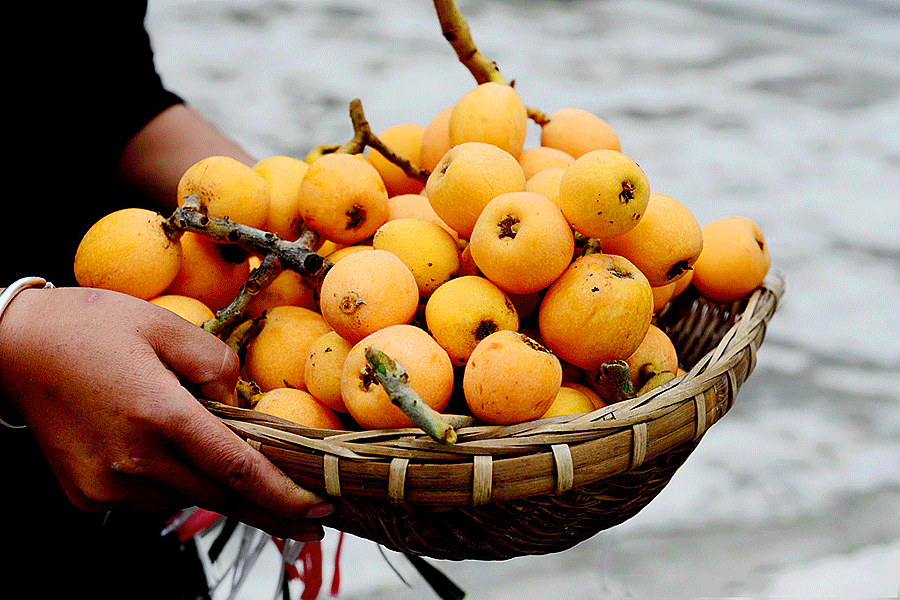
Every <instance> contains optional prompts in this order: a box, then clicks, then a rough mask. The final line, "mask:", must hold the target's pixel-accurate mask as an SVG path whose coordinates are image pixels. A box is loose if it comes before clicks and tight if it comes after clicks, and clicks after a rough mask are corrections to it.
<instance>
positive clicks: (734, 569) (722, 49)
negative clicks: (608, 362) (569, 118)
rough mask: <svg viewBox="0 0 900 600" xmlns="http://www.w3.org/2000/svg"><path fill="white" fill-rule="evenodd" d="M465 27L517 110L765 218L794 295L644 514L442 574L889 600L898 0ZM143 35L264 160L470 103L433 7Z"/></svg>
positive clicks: (262, 6)
mask: <svg viewBox="0 0 900 600" xmlns="http://www.w3.org/2000/svg"><path fill="white" fill-rule="evenodd" d="M458 4H459V7H460V9H461V10H462V12H463V14H464V16H465V17H466V19H467V21H468V23H469V26H470V28H471V31H472V35H473V38H474V40H475V43H476V44H477V46H478V48H479V50H481V51H482V52H483V53H484V54H485V55H487V56H488V57H490V58H493V59H494V60H496V61H497V62H498V64H499V67H500V70H501V72H502V73H503V74H504V76H505V77H506V78H507V79H511V80H515V85H516V89H517V90H518V91H519V93H520V94H521V95H522V97H523V98H524V100H525V102H526V104H528V105H530V106H534V107H537V108H540V109H541V110H543V111H545V112H550V111H553V110H556V109H557V108H562V107H566V106H575V107H578V108H583V109H586V110H589V111H592V112H594V113H596V114H598V115H599V116H601V117H603V118H604V119H606V120H607V121H608V122H609V123H610V124H611V125H612V127H613V128H614V129H615V130H616V131H617V132H618V134H619V137H620V138H621V140H622V146H623V148H622V149H623V152H625V153H626V154H628V155H629V156H631V157H632V158H634V159H635V160H637V162H638V163H640V165H641V167H642V168H643V169H644V171H645V172H646V173H647V175H648V177H649V180H650V183H651V187H652V188H653V189H654V191H658V192H661V193H664V194H667V195H670V196H672V197H674V198H676V199H678V200H680V201H681V202H682V203H684V204H685V205H687V206H688V207H689V208H690V209H692V210H693V211H694V213H695V215H696V216H697V218H698V220H699V221H700V222H701V223H705V222H707V221H710V220H713V219H716V218H719V217H723V216H728V215H732V214H740V215H744V216H747V217H750V218H751V219H753V220H755V221H756V222H757V223H758V224H759V225H760V226H761V227H762V229H763V231H764V233H765V235H766V237H767V240H768V242H769V244H770V248H771V252H772V257H773V268H775V269H778V270H780V271H782V272H783V273H784V274H785V276H786V279H787V293H786V295H785V296H784V298H783V301H782V304H781V305H780V307H779V310H778V312H777V313H776V315H775V317H774V319H773V320H772V322H771V323H770V326H769V330H768V334H767V338H766V342H765V344H764V345H763V347H762V349H761V351H760V353H759V356H758V359H759V362H758V364H757V367H756V370H755V371H754V373H753V374H752V375H751V377H750V379H749V380H748V381H747V383H745V384H744V386H743V388H742V389H741V392H740V394H739V395H738V397H737V401H736V403H735V405H734V407H733V408H732V410H731V411H730V412H729V413H728V414H727V415H726V417H725V418H724V419H722V420H721V421H720V422H718V423H717V424H716V425H715V427H713V428H712V429H711V430H710V431H709V432H708V433H707V434H706V435H705V437H704V439H703V440H702V442H701V443H700V445H699V447H698V449H697V450H696V451H695V452H694V453H693V454H692V455H691V457H690V458H689V460H688V461H687V463H686V464H685V465H684V466H683V467H682V468H681V469H680V470H679V471H678V473H676V475H675V477H674V478H673V480H672V482H671V483H670V484H669V485H668V486H667V487H666V488H665V489H664V490H663V492H662V494H661V495H660V496H659V497H657V498H656V499H655V500H654V501H653V502H651V504H650V505H649V506H648V507H647V508H646V509H645V510H644V511H642V512H641V513H639V514H638V515H637V516H635V517H634V518H632V519H631V520H629V521H628V522H626V523H624V524H623V525H620V526H619V527H615V528H613V529H610V530H607V531H605V532H602V533H600V534H598V535H597V536H596V537H595V538H593V539H591V540H589V541H587V542H585V543H583V544H581V545H579V546H577V547H576V548H573V549H571V550H569V551H566V552H562V553H559V554H555V555H550V556H542V557H527V558H522V559H514V560H511V561H504V562H498V563H479V562H474V563H473V562H440V561H434V564H436V565H437V566H438V567H439V568H440V569H442V570H443V571H444V572H445V573H446V574H447V575H448V576H449V577H450V578H451V579H453V580H454V581H455V582H456V583H457V584H458V585H459V586H460V587H461V588H463V589H464V590H465V591H466V592H468V597H470V598H479V599H488V600H500V599H512V598H515V599H516V600H529V599H538V598H540V599H546V598H567V599H582V598H584V599H588V598H592V599H594V598H622V597H644V598H662V597H666V598H672V597H679V598H680V597H698V596H703V597H716V596H717V597H735V596H743V597H747V596H755V597H776V596H782V597H783V596H794V597H803V598H813V597H817V598H822V597H831V598H896V597H897V596H898V590H900V576H898V573H900V311H898V310H897V306H898V301H900V2H898V1H896V0H777V1H776V0H740V1H738V0H606V1H599V0H571V1H538V0H520V1H512V0H509V1H489V0H471V1H465V0H460V1H459V3H458ZM147 27H148V30H149V31H150V34H151V38H152V40H153V43H154V48H155V50H156V55H157V66H158V69H159V71H160V73H161V74H162V77H163V80H164V82H165V83H166V84H167V85H168V86H169V87H170V88H171V89H173V90H174V91H176V92H178V93H180V94H182V95H183V96H184V97H185V98H186V99H187V100H188V102H189V103H190V104H192V105H193V106H194V107H195V108H196V109H197V110H199V111H200V112H201V113H203V114H204V115H205V116H206V117H207V118H209V119H210V120H211V121H212V122H214V123H215V124H217V125H218V126H219V127H220V128H221V129H223V130H224V131H225V132H227V133H228V134H229V135H231V136H233V137H234V138H236V139H238V140H239V141H240V142H241V143H243V144H244V145H245V146H246V147H247V148H248V149H249V150H250V151H251V152H252V153H253V154H255V155H256V156H257V157H258V158H264V157H266V156H269V155H274V154H289V155H293V156H297V157H300V158H302V157H303V156H304V155H305V154H306V153H307V152H308V151H309V150H310V149H312V148H313V147H314V146H318V145H320V144H333V143H342V142H344V141H346V140H348V139H349V138H350V136H351V135H352V127H351V125H350V120H349V117H348V106H349V103H350V101H351V100H353V99H354V98H359V99H360V100H361V101H362V104H363V107H364V110H365V112H366V116H367V118H368V120H369V122H370V124H371V125H372V127H373V129H374V130H375V131H376V133H377V132H378V131H380V130H383V129H386V128H387V127H389V126H391V125H394V124H397V123H401V122H417V123H420V124H422V125H426V124H427V123H428V121H429V120H430V119H431V117H433V116H434V115H435V114H436V113H437V112H438V111H440V110H441V109H443V108H444V107H446V106H449V105H451V104H453V103H455V101H456V100H457V99H458V98H459V97H460V96H461V95H462V94H463V93H464V92H465V91H467V90H468V89H470V88H471V87H472V86H473V85H474V79H473V78H472V77H471V75H470V74H469V72H468V71H467V70H466V69H465V67H463V66H462V65H461V64H460V63H459V62H458V61H457V59H456V56H455V54H454V53H453V51H452V49H451V47H450V45H449V44H448V43H447V42H446V41H445V40H444V39H443V38H442V37H441V34H440V27H439V25H438V22H437V18H436V15H435V12H434V7H433V4H432V3H431V2H430V1H428V0H415V1H414V0H380V1H378V2H372V1H368V0H321V1H289V0H281V1H240V2H239V1H231V0H225V1H222V0H218V1H208V0H204V1H201V0H166V1H153V0H151V1H150V10H149V14H148V18H147ZM537 134H538V131H537V128H536V126H535V129H534V130H533V131H532V137H531V138H530V139H531V143H530V144H529V145H535V144H536V143H537V142H536V140H537V137H536V136H537ZM336 541H337V534H336V532H334V531H329V532H328V533H327V535H326V538H325V541H324V542H323V544H324V549H325V557H326V558H325V560H326V573H325V580H326V582H330V571H329V569H330V568H331V566H330V561H331V560H332V559H333V552H334V547H335V545H336ZM341 568H342V573H341V574H342V579H341V588H340V593H339V597H340V598H347V599H350V598H354V599H376V598H379V599H380V598H429V597H434V595H433V592H431V590H430V588H429V587H428V586H427V585H426V584H425V583H424V581H422V579H421V578H420V577H419V576H418V574H417V573H416V572H415V571H414V570H413V569H412V568H411V567H410V565H409V563H408V562H406V561H405V559H404V558H403V557H402V556H400V555H396V554H393V553H390V552H386V551H385V552H383V551H381V550H380V549H379V548H378V547H377V546H375V545H374V544H372V543H371V542H368V541H366V540H360V539H357V538H348V539H345V542H344V546H343V552H342V554H341ZM395 569H396V571H395ZM277 572H278V557H277V555H275V554H273V555H272V556H269V557H263V559H261V561H260V562H259V566H258V568H257V569H256V570H255V571H254V573H253V575H252V577H251V578H250V580H249V581H248V583H247V584H246V585H245V586H244V589H243V590H242V591H241V594H240V595H239V596H238V597H240V598H248V599H249V598H260V597H262V598H268V597H273V596H271V595H270V594H274V593H275V586H276V584H277V577H278V575H277ZM322 597H327V584H326V589H325V590H323V593H322Z"/></svg>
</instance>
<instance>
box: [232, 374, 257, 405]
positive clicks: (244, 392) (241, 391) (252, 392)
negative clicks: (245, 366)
mask: <svg viewBox="0 0 900 600" xmlns="http://www.w3.org/2000/svg"><path fill="white" fill-rule="evenodd" d="M235 389H236V390H237V394H238V398H239V399H241V400H243V401H244V402H246V403H247V404H248V405H249V406H250V408H253V407H254V406H256V403H257V402H259V397H260V396H261V395H262V390H261V389H259V386H258V385H256V384H255V383H254V382H252V381H247V380H246V379H243V378H240V379H238V381H237V386H236V388H235Z"/></svg>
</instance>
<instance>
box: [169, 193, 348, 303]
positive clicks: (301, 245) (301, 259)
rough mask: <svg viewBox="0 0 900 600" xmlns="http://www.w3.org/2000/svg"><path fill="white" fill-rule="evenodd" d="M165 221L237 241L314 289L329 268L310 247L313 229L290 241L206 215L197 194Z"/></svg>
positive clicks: (208, 234) (228, 241) (179, 227)
mask: <svg viewBox="0 0 900 600" xmlns="http://www.w3.org/2000/svg"><path fill="white" fill-rule="evenodd" d="M169 222H170V223H171V224H172V225H173V226H174V227H176V228H178V229H183V230H187V231H194V232H197V233H200V234H203V235H205V236H206V237H209V238H211V239H213V240H216V241H218V242H227V243H232V244H239V245H241V246H244V247H248V248H251V249H253V250H255V251H256V252H258V253H260V254H263V255H269V254H272V255H274V256H276V257H277V258H278V260H279V261H280V264H281V267H283V268H285V269H290V270H292V271H296V272H297V273H299V274H300V275H301V276H302V277H303V280H304V283H306V284H307V285H308V286H309V287H310V288H311V289H313V290H318V289H319V288H320V287H321V285H322V279H323V278H324V277H325V273H326V272H327V271H328V269H330V268H331V264H332V263H331V261H330V260H328V259H327V258H325V257H324V256H322V255H320V254H317V253H316V252H314V251H313V250H312V249H311V248H312V246H313V244H314V243H315V242H314V240H315V238H316V234H315V232H313V231H312V230H309V229H307V230H305V231H304V233H303V235H301V237H300V238H299V239H298V240H296V241H293V242H289V241H287V240H285V239H283V238H282V237H281V236H279V235H277V234H274V233H271V232H269V231H264V230H262V229H257V228H255V227H249V226H247V225H242V224H240V223H236V222H234V221H232V220H231V219H229V218H228V217H210V216H209V215H206V214H203V213H202V212H201V211H200V204H199V199H198V197H197V196H191V197H189V198H188V199H187V200H186V201H185V203H184V204H183V205H182V206H180V207H179V208H177V209H176V210H175V212H174V213H173V214H172V216H171V217H169Z"/></svg>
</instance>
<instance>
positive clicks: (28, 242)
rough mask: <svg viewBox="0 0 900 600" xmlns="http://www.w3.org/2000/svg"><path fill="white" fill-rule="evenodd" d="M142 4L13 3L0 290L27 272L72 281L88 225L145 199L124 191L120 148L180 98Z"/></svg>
mask: <svg viewBox="0 0 900 600" xmlns="http://www.w3.org/2000/svg"><path fill="white" fill-rule="evenodd" d="M146 9H147V3H146V2H135V1H132V0H120V1H118V2H100V3H93V2H59V3H56V2H54V3H50V4H49V5H48V4H47V3H40V2H35V1H34V0H31V1H30V2H16V3H13V5H12V6H11V7H10V13H11V17H12V18H10V19H9V23H11V24H14V25H15V26H16V28H17V29H18V28H21V29H22V34H21V35H20V36H19V37H17V38H16V41H15V42H14V43H13V44H12V46H13V48H12V54H11V55H10V57H9V58H10V60H9V61H8V70H7V71H6V75H7V78H6V79H7V82H8V85H7V87H6V88H5V89H6V94H5V96H6V97H7V99H8V103H9V104H8V106H10V107H11V108H8V109H7V110H8V116H9V118H8V119H7V120H6V123H7V126H6V129H5V133H6V134H7V136H6V137H5V138H4V141H5V142H7V145H8V146H9V147H10V148H11V149H12V151H13V152H12V156H13V157H14V159H13V161H12V162H8V163H7V164H8V167H9V168H10V169H11V173H12V174H14V177H12V178H11V179H12V180H13V183H12V185H11V186H10V189H9V190H8V193H7V194H6V196H5V198H3V199H2V200H0V202H2V205H3V208H4V211H5V212H4V214H5V215H6V216H5V223H7V225H9V227H8V228H7V229H8V230H9V231H8V233H7V234H6V235H4V236H3V238H2V244H0V247H2V248H3V249H4V250H5V251H7V252H13V253H14V255H15V256H16V259H15V260H10V261H5V263H4V264H3V265H0V286H3V285H6V284H7V283H9V281H11V280H13V279H15V278H16V277H20V276H23V275H33V274H37V275H42V276H45V277H47V278H48V279H50V280H51V281H53V282H54V283H56V284H65V283H72V281H73V278H72V275H71V272H72V267H71V259H72V257H74V252H75V247H76V246H77V243H78V241H79V240H80V238H81V236H82V235H83V234H84V232H85V231H86V230H87V228H88V227H89V226H90V225H91V224H92V223H93V222H94V220H96V219H97V218H99V217H100V216H102V215H103V214H105V213H107V212H110V211H111V210H113V209H114V208H117V207H121V206H122V205H129V204H134V203H135V202H138V201H140V200H141V199H140V198H132V197H127V196H125V195H123V192H127V190H124V189H123V187H122V183H121V181H120V180H119V179H118V177H117V173H116V170H117V166H118V162H119V159H120V157H121V155H122V150H123V149H124V147H125V144H126V143H127V142H128V140H129V139H130V138H131V137H132V136H133V135H134V134H135V133H137V132H138V131H139V130H140V129H141V128H142V127H143V126H144V125H146V124H147V123H148V122H149V121H150V120H152V119H153V118H154V117H155V116H156V115H158V114H159V113H160V112H161V111H163V110H165V109H166V108H167V107H169V106H172V105H173V104H176V103H180V102H181V99H180V98H179V97H178V96H177V95H175V94H173V93H172V92H170V91H168V90H166V89H165V87H164V86H163V84H162V81H161V78H160V76H159V74H158V73H157V71H156V68H155V64H154V60H153V50H152V47H151V44H150V39H149V36H148V33H147V31H146V29H145V27H144V18H145V16H146ZM144 201H145V202H146V199H144ZM36 219H39V221H40V225H39V226H38V224H37V223H36Z"/></svg>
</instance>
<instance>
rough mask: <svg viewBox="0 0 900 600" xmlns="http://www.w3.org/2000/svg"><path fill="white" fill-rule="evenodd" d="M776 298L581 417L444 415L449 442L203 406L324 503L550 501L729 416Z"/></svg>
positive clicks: (779, 291) (774, 276) (769, 279)
mask: <svg viewBox="0 0 900 600" xmlns="http://www.w3.org/2000/svg"><path fill="white" fill-rule="evenodd" d="M784 289H785V278H784V275H783V274H782V273H781V272H778V271H774V270H770V272H769V274H768V275H767V276H766V278H765V280H764V282H763V283H762V285H761V286H760V287H759V288H757V290H755V291H754V292H753V293H752V294H751V295H750V296H749V297H748V298H746V299H745V301H742V302H741V304H742V305H743V306H742V308H740V309H739V310H737V311H736V320H735V321H734V323H733V324H731V325H730V327H728V329H727V331H726V332H725V334H724V336H723V337H722V339H721V340H720V341H719V342H718V343H717V344H716V345H715V346H714V347H713V348H712V350H710V351H709V352H707V353H706V354H705V355H704V356H702V357H701V358H700V359H699V360H698V361H697V362H696V363H695V364H694V365H693V366H692V367H691V368H690V369H689V370H688V371H687V372H686V373H685V374H682V375H680V376H679V377H677V378H675V379H673V380H672V381H670V382H669V383H667V384H665V385H662V386H660V387H658V388H655V389H653V390H651V391H649V392H647V393H645V394H642V395H640V396H637V397H635V398H633V399H629V400H626V401H623V402H619V403H616V404H612V405H609V406H606V407H602V408H600V409H597V410H595V411H592V412H590V413H584V414H580V415H564V416H559V417H550V418H545V419H539V420H536V421H529V422H525V423H520V424H517V425H510V426H497V425H483V424H476V423H473V422H472V420H471V419H469V418H465V417H449V418H450V419H451V420H456V421H457V422H456V423H454V424H455V426H456V432H457V438H458V439H457V442H456V443H454V444H450V445H448V444H441V443H438V442H436V441H434V440H432V439H431V438H430V437H428V436H427V435H426V434H424V432H423V431H422V430H421V429H418V428H405V429H381V430H363V431H332V430H321V429H310V428H307V427H303V426H300V425H296V424H293V423H290V422H288V421H285V420H283V419H280V418H278V417H274V416H270V415H266V414H263V413H259V412H257V411H253V410H250V409H247V408H241V407H233V406H228V405H224V404H220V403H216V402H205V404H206V405H207V408H208V409H209V410H210V411H211V412H212V413H213V414H215V415H216V416H217V417H218V418H219V419H220V420H221V421H223V422H224V423H225V424H226V425H227V426H228V427H229V428H231V429H232V430H233V431H234V432H235V433H237V434H238V435H239V436H241V437H243V438H244V439H246V440H247V441H248V442H249V443H250V444H251V445H253V446H254V447H255V448H257V449H258V450H260V451H261V452H262V453H263V454H265V455H266V456H267V457H268V458H269V459H270V460H272V461H273V462H275V464H276V465H277V466H279V467H281V468H282V469H283V470H284V471H285V472H286V473H287V474H288V475H289V476H291V477H292V479H294V480H295V481H297V482H298V483H299V484H300V485H301V486H303V487H307V488H309V489H312V490H313V491H318V492H325V493H326V494H328V495H330V496H341V497H357V496H358V497H369V498H382V499H388V500H389V501H391V502H392V503H403V504H424V505H434V506H458V505H478V504H484V503H488V502H492V501H499V500H506V499H514V498H522V497H527V496H533V495H535V494H560V493H563V492H566V491H568V490H569V489H572V488H573V487H578V486H583V485H587V484H591V483H595V482H597V481H600V480H602V479H605V478H608V477H611V476H613V475H615V474H617V473H620V472H623V471H626V470H631V469H635V468H638V467H640V466H641V465H642V464H643V463H645V462H646V461H649V460H651V459H653V458H655V457H658V456H660V455H662V454H665V453H667V452H670V451H672V450H674V449H676V448H678V447H682V446H684V445H685V444H688V443H697V442H698V441H699V439H700V438H701V437H702V436H703V435H704V434H705V432H706V431H707V430H708V429H709V427H710V426H712V425H713V424H714V423H715V422H717V421H718V420H719V419H720V418H721V417H722V416H723V415H724V414H725V413H726V412H727V411H728V410H729V409H730V407H731V405H732V404H733V402H734V398H735V396H736V394H737V391H738V389H739V388H740V386H741V384H742V383H743V382H744V381H745V380H746V379H747V377H748V376H749V375H750V373H751V372H752V371H753V369H754V368H755V364H756V351H757V349H758V348H759V346H760V345H761V344H762V342H763V339H764V337H765V330H766V326H767V323H768V321H769V320H770V319H771V317H772V316H773V314H774V312H775V310H776V308H777V305H778V302H779V300H780V298H781V297H782V295H783V293H784Z"/></svg>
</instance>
